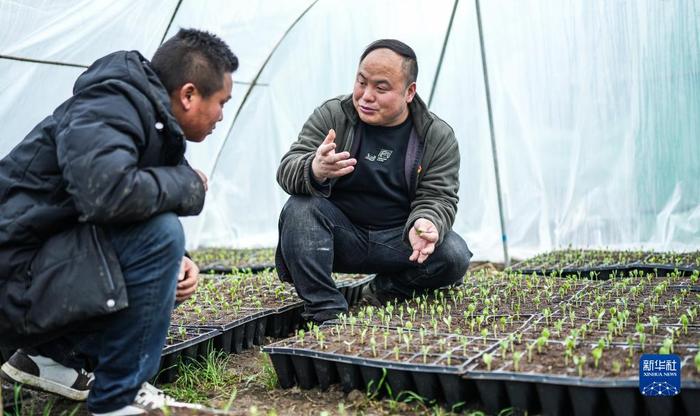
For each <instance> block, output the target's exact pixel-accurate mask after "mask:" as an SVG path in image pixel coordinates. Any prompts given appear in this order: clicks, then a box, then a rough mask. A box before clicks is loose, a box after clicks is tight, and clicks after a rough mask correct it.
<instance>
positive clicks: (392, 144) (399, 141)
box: [330, 116, 413, 229]
mask: <svg viewBox="0 0 700 416" xmlns="http://www.w3.org/2000/svg"><path fill="white" fill-rule="evenodd" d="M412 128H413V121H412V120H411V117H410V116H409V117H408V118H407V119H406V121H404V122H403V123H401V124H399V125H397V126H392V127H382V126H371V125H368V124H364V123H362V125H361V126H360V128H359V129H358V137H356V138H355V139H356V140H360V146H359V148H358V151H357V155H356V156H355V157H356V158H357V165H355V170H354V171H353V172H352V173H350V174H348V175H345V176H343V177H341V178H340V179H338V181H337V182H336V183H335V185H334V186H333V191H332V193H331V196H330V200H331V201H332V202H333V203H334V204H335V205H336V206H337V207H338V208H340V209H341V210H342V211H343V212H344V213H345V215H347V216H348V218H349V219H350V220H351V221H352V222H353V223H355V224H357V225H360V226H364V227H368V226H369V227H375V228H380V229H385V228H392V227H397V226H399V225H403V224H405V223H406V219H407V218H408V214H409V213H410V209H411V201H410V199H409V192H408V184H406V178H405V176H404V163H405V160H406V150H407V149H408V139H409V136H410V134H411V129H412Z"/></svg>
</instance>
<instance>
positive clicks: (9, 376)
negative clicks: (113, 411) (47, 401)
mask: <svg viewBox="0 0 700 416" xmlns="http://www.w3.org/2000/svg"><path fill="white" fill-rule="evenodd" d="M0 368H1V369H2V371H0V376H2V377H3V378H4V379H6V380H8V381H10V382H13V383H20V384H24V385H26V386H27V387H29V388H33V389H37V390H41V391H47V392H50V393H54V394H58V395H59V396H63V397H65V398H67V399H71V400H76V401H85V400H86V399H87V397H88V394H89V393H90V388H91V387H92V383H93V381H94V377H93V375H92V373H88V372H87V371H85V370H82V369H81V370H80V371H78V370H74V369H72V368H69V367H66V366H64V365H62V364H59V363H57V362H56V361H54V360H52V359H51V358H48V357H44V356H41V355H29V354H27V353H26V352H24V351H22V350H17V351H16V352H15V353H14V354H12V357H10V359H9V360H8V361H7V362H6V363H5V364H3V365H2V367H0Z"/></svg>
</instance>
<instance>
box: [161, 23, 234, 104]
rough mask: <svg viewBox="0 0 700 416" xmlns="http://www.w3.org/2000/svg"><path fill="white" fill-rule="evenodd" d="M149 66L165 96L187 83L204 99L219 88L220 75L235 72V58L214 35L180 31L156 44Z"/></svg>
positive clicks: (202, 32) (200, 31) (203, 32)
mask: <svg viewBox="0 0 700 416" xmlns="http://www.w3.org/2000/svg"><path fill="white" fill-rule="evenodd" d="M151 66H152V67H153V70H154V71H155V72H156V74H157V75H158V78H160V81H161V82H162V83H163V85H164V86H165V89H167V90H168V94H172V93H173V92H174V91H176V90H177V89H179V88H180V87H182V86H183V85H185V84H186V83H188V82H191V83H193V84H194V85H195V86H196V87H197V89H198V90H199V92H200V93H201V94H202V96H204V97H205V98H206V97H209V96H210V95H212V94H214V93H215V92H216V91H218V90H220V89H221V88H222V87H223V79H222V78H223V75H224V73H226V72H234V71H235V70H236V69H238V58H237V57H236V55H234V53H233V52H231V49H229V47H228V45H227V44H226V42H224V41H223V40H221V38H219V37H218V36H216V35H214V34H212V33H209V32H205V31H202V30H197V29H180V30H179V31H178V32H177V34H176V35H175V36H173V37H172V38H170V39H168V40H167V41H165V42H164V43H163V44H162V45H160V47H159V48H158V50H157V51H156V53H155V54H154V55H153V59H152V60H151Z"/></svg>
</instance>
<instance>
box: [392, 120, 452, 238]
mask: <svg viewBox="0 0 700 416" xmlns="http://www.w3.org/2000/svg"><path fill="white" fill-rule="evenodd" d="M441 139H442V140H441V141H440V143H439V144H438V145H437V148H436V149H435V153H434V156H433V158H432V160H430V161H429V165H428V166H427V169H426V171H425V172H424V174H423V177H422V179H421V180H420V182H419V183H418V187H417V189H416V197H415V199H414V200H413V201H412V202H411V213H410V214H409V216H408V221H407V222H406V226H405V227H404V234H403V236H404V240H405V241H408V232H409V230H410V229H411V227H412V226H413V223H414V222H415V221H416V220H417V219H418V218H425V219H427V220H430V221H431V222H432V223H433V224H435V227H437V229H438V233H439V235H440V237H439V240H438V242H437V245H440V244H441V243H442V240H443V239H444V238H445V234H446V233H447V232H448V231H449V230H451V229H452V224H453V223H454V219H455V215H456V214H457V202H458V201H459V196H458V192H459V146H458V145H457V139H456V138H455V136H454V133H453V132H452V129H449V134H447V136H446V137H442V138H441Z"/></svg>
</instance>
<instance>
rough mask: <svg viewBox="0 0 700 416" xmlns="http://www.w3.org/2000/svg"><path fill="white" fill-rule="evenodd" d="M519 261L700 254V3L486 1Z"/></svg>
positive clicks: (510, 223) (497, 118) (511, 229)
mask: <svg viewBox="0 0 700 416" xmlns="http://www.w3.org/2000/svg"><path fill="white" fill-rule="evenodd" d="M482 8H483V23H484V39H485V50H486V54H487V62H488V65H489V73H490V74H489V75H490V78H491V80H492V84H491V96H492V98H493V101H492V102H493V115H494V125H495V126H496V139H497V142H498V149H499V155H500V166H501V168H502V178H503V188H504V195H503V196H504V200H505V204H506V216H507V228H508V236H509V238H510V244H511V246H512V247H513V248H514V254H516V255H527V254H531V253H532V252H534V251H542V250H546V249H549V248H551V247H565V246H567V245H569V244H572V245H573V246H582V247H586V246H595V247H611V248H613V247H614V248H632V247H639V246H642V245H643V246H645V247H654V248H658V249H666V250H668V249H676V250H684V249H686V250H690V249H697V247H698V246H700V165H699V164H698V163H697V156H698V155H700V118H699V117H698V114H700V111H699V110H700V37H698V33H699V28H700V23H699V22H700V19H699V17H700V5H699V4H698V2H696V1H680V2H665V1H613V2H611V1H593V2H576V1H557V0H547V1H545V0H541V1H529V2H521V1H517V0H504V1H498V2H492V1H483V2H482Z"/></svg>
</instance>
